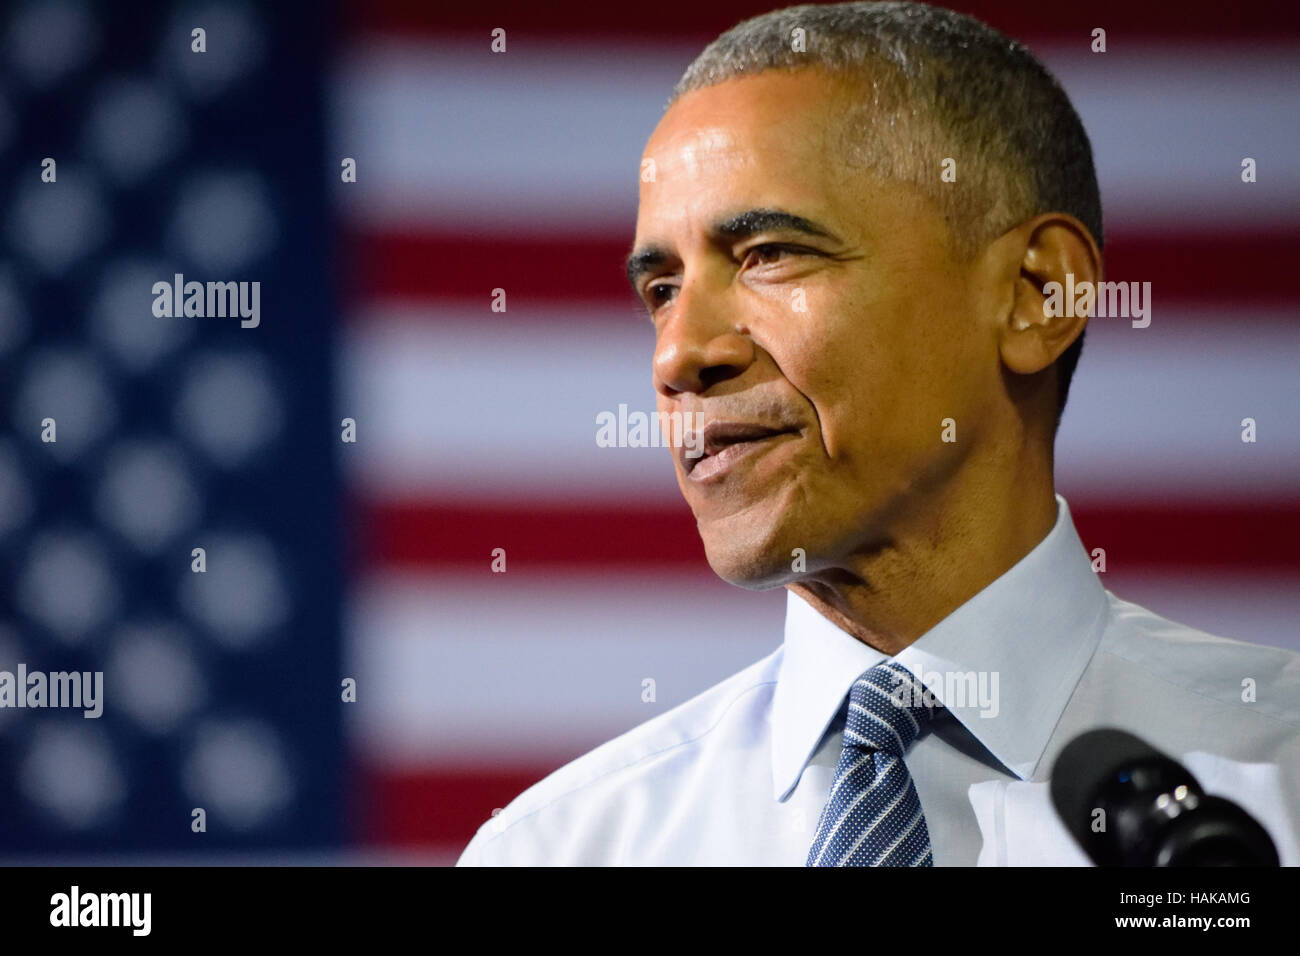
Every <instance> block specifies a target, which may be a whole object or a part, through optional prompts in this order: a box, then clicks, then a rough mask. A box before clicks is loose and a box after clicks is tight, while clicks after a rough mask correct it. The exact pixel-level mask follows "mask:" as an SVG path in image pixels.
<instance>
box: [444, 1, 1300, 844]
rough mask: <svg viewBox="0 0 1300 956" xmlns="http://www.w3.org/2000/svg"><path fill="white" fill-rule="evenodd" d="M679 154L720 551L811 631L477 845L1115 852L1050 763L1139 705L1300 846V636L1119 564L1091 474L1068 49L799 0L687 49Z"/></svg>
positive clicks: (678, 370)
mask: <svg viewBox="0 0 1300 956" xmlns="http://www.w3.org/2000/svg"><path fill="white" fill-rule="evenodd" d="M642 168H643V170H645V171H646V172H645V173H644V174H643V175H642V183H641V192H640V209H639V214H638V218H637V226H636V239H635V244H634V248H633V251H632V254H631V256H630V257H629V260H628V274H629V278H630V279H631V281H632V284H633V287H634V288H635V290H636V292H637V294H638V295H639V296H640V298H641V299H642V301H643V302H644V303H645V305H646V308H647V310H648V312H649V316H650V319H651V321H652V322H653V324H654V328H655V332H656V345H655V352H654V360H653V371H654V383H655V388H656V390H657V396H658V398H657V401H658V407H659V410H660V412H661V414H662V413H673V412H679V413H683V417H684V418H685V420H687V421H695V420H697V419H696V416H697V414H698V415H700V416H702V418H701V419H699V420H702V421H704V422H705V423H706V424H705V425H704V427H703V429H702V433H701V437H702V441H703V455H692V454H691V452H690V447H689V444H690V443H687V447H684V448H682V449H679V450H678V454H677V459H676V468H677V478H678V483H679V486H680V488H681V491H682V494H683V495H684V496H685V498H686V500H687V502H688V503H689V505H690V507H691V509H692V511H693V512H694V514H695V517H696V519H697V523H698V526H699V531H700V535H701V537H702V538H703V541H704V545H705V549H706V552H707V554H708V559H709V562H710V564H711V566H712V567H713V569H714V570H715V571H716V572H717V574H718V575H719V576H721V577H722V578H724V579H725V580H727V581H729V582H731V583H733V584H736V585H739V586H741V587H746V588H770V587H776V586H784V587H786V589H787V591H788V594H789V597H788V602H789V603H788V612H787V620H786V629H785V642H784V643H783V645H782V646H781V648H779V649H778V650H777V651H776V652H775V653H774V654H772V655H771V656H769V657H767V658H765V659H764V660H762V661H759V662H758V663H757V664H755V665H753V666H752V667H750V668H748V669H746V670H744V671H742V672H741V673H739V674H737V675H735V676H734V677H732V678H730V679H728V680H726V681H724V682H722V683H721V684H719V685H717V686H716V687H713V688H711V689H709V690H707V691H705V692H704V693H702V694H700V695H699V696H698V697H696V698H694V699H692V700H690V701H688V702H686V703H685V704H683V705H681V706H679V707H677V708H675V709H673V710H672V711H670V712H668V713H666V714H663V715H661V716H660V717H658V718H656V719H654V720H651V721H649V722H647V723H645V724H643V725H641V726H639V727H637V728H635V729H634V730H632V731H630V732H628V733H626V734H624V735H623V736H621V737H619V738H617V739H616V740H613V741H611V742H609V743H607V744H605V745H604V746H602V747H600V748H598V749H596V750H594V751H592V752H591V753H589V754H587V755H585V756H584V757H582V758H580V759H578V760H576V761H574V762H573V763H571V764H569V765H568V766H566V767H564V768H562V769H560V770H559V771H557V772H556V773H554V774H552V775H551V776H549V777H547V778H546V779H545V780H543V781H541V782H540V783H538V784H537V785H535V786H534V787H532V788H531V789H529V790H528V791H526V792H525V793H524V794H522V795H521V796H520V797H518V798H517V799H516V800H514V801H513V802H512V803H511V804H510V806H508V807H506V808H505V810H504V811H503V812H502V813H501V814H500V815H499V816H497V817H495V818H494V819H492V820H490V821H489V822H488V823H486V824H485V825H484V826H483V828H481V829H480V831H479V833H478V835H477V836H475V838H474V840H473V841H472V842H471V843H470V845H469V846H468V847H467V849H466V850H465V853H464V855H463V856H462V858H461V861H460V862H461V863H462V864H722V865H727V864H776V865H803V864H808V865H887V866H909V865H918V866H926V865H931V864H939V865H973V864H976V863H994V864H996V863H1012V864H1014V863H1083V862H1086V858H1085V857H1083V855H1082V853H1081V851H1080V850H1079V849H1078V848H1077V847H1076V846H1075V845H1074V844H1072V843H1071V841H1070V840H1069V838H1068V836H1067V835H1066V833H1065V830H1064V828H1063V827H1062V825H1061V823H1060V822H1059V821H1058V820H1057V819H1056V818H1055V815H1054V814H1053V812H1052V810H1051V807H1050V804H1049V802H1048V800H1047V788H1048V784H1047V781H1048V778H1049V775H1050V773H1051V769H1052V766H1053V762H1054V759H1055V757H1056V756H1057V754H1058V753H1059V752H1060V751H1061V749H1062V748H1063V747H1064V746H1065V744H1067V743H1068V742H1069V741H1070V740H1071V739H1073V738H1074V737H1075V736H1076V735H1077V734H1079V733H1081V732H1083V731H1085V730H1088V729H1092V728H1095V727H1099V726H1113V727H1118V728H1121V729H1124V730H1128V731H1130V732H1132V733H1134V734H1137V735H1138V736H1140V737H1142V738H1143V739H1145V740H1147V741H1148V742H1149V743H1150V744H1152V745H1153V746H1155V747H1157V748H1159V749H1161V750H1163V751H1165V752H1167V753H1170V754H1171V755H1173V756H1175V757H1177V758H1180V759H1185V760H1186V761H1187V762H1188V763H1189V765H1191V766H1192V768H1193V772H1195V773H1197V774H1198V776H1199V777H1201V782H1202V784H1203V785H1204V786H1205V787H1206V789H1207V790H1210V791H1211V792H1216V791H1218V792H1224V793H1226V794H1227V795H1228V796H1230V797H1231V798H1232V799H1234V800H1236V801H1237V802H1239V803H1242V804H1243V805H1245V806H1246V807H1247V809H1248V810H1251V811H1252V812H1254V813H1256V815H1257V816H1258V817H1259V818H1260V819H1261V821H1262V822H1263V823H1264V824H1265V826H1266V828H1267V829H1268V830H1269V832H1270V834H1271V835H1272V837H1273V839H1274V841H1275V842H1276V843H1277V845H1278V850H1279V853H1280V854H1281V856H1282V860H1283V862H1284V863H1289V864H1295V863H1300V856H1298V855H1297V847H1296V838H1295V833H1296V820H1295V819H1294V818H1293V817H1291V816H1290V814H1291V813H1293V812H1294V808H1295V807H1297V806H1300V704H1298V703H1297V702H1298V701H1300V655H1295V654H1292V653H1288V652H1285V651H1281V650H1275V649H1271V648H1265V647H1259V646H1252V645H1247V644H1242V643H1239V642H1235V641H1229V640H1224V639H1221V638H1217V637H1212V636H1210V635H1206V634H1202V633H1200V632H1197V631H1193V630H1191V629H1189V628H1186V627H1183V626H1181V625H1178V624H1175V623H1173V622H1170V621H1167V620H1164V619H1162V618H1160V617H1157V616H1156V615H1155V614H1152V613H1151V612H1149V611H1147V610H1145V609H1143V608H1140V607H1137V606H1136V605H1133V604H1131V603H1127V602H1125V601H1122V600H1120V599H1118V598H1116V597H1115V596H1113V595H1111V594H1110V593H1109V592H1107V591H1106V590H1105V589H1104V587H1103V586H1102V584H1101V583H1100V582H1099V580H1098V578H1097V576H1096V575H1095V574H1094V573H1093V571H1092V568H1091V564H1090V560H1089V556H1088V554H1087V552H1085V550H1084V549H1083V547H1082V545H1081V543H1080V541H1079V538H1078V536H1077V534H1076V533H1075V529H1074V526H1073V524H1072V521H1071V518H1070V512H1069V508H1068V506H1067V504H1066V502H1065V500H1064V499H1063V498H1061V497H1059V496H1057V495H1056V494H1055V492H1054V485H1053V467H1052V465H1053V442H1054V438H1055V433H1056V428H1057V425H1058V423H1059V420H1060V415H1061V410H1062V408H1063V406H1064V404H1065V400H1066V396H1067V393H1068V390H1069V383H1070V378H1071V376H1072V374H1073V371H1074V368H1075V364H1076V362H1077V361H1078V358H1079V354H1080V350H1081V348H1082V344H1083V336H1084V326H1085V323H1086V317H1083V316H1077V315H1069V314H1060V313H1061V312H1063V311H1064V312H1069V311H1071V310H1059V309H1053V308H1049V307H1048V301H1047V300H1048V296H1049V294H1050V288H1051V286H1050V284H1051V283H1061V284H1063V285H1064V284H1065V283H1066V282H1067V276H1071V277H1072V281H1073V283H1074V285H1075V287H1076V288H1077V287H1079V286H1080V285H1081V284H1082V283H1093V282H1097V281H1100V280H1101V278H1102V256H1101V244H1102V225H1101V207H1100V199H1099V195H1098V188H1097V182H1096V176H1095V173H1094V170H1093V164H1092V157H1091V149H1090V146H1089V143H1088V139H1087V136H1086V134H1085V132H1084V130H1083V127H1082V125H1081V123H1080V121H1079V118H1078V116H1077V115H1076V113H1075V112H1074V110H1073V108H1072V107H1071V105H1070V103H1069V101H1068V99H1067V97H1066V96H1065V94H1064V93H1063V92H1062V91H1061V89H1060V87H1059V86H1058V85H1057V83H1056V82H1055V80H1053V79H1052V78H1051V76H1050V75H1049V74H1047V72H1046V71H1045V70H1044V69H1043V68H1042V66H1041V65H1039V64H1038V63H1037V62H1036V61H1035V60H1034V59H1033V57H1032V56H1031V55H1030V54H1029V53H1028V52H1027V51H1026V50H1025V49H1024V48H1023V47H1021V46H1020V45H1018V44H1014V43H1012V42H1011V41H1009V40H1007V39H1005V38H1003V37H1001V36H1000V35H998V34H997V33H995V32H994V31H992V30H990V29H989V28H987V27H985V26H984V25H982V24H980V23H978V22H977V21H975V20H972V19H970V18H967V17H964V16H960V15H958V14H955V13H951V12H949V11H946V10H942V9H938V8H933V7H928V6H921V5H916V4H908V3H879V4H876V3H850V4H839V5H832V6H804V7H793V8H790V9H786V10H781V11H776V12H774V13H770V14H767V15H764V16H761V17H757V18H755V19H753V20H750V21H747V22H745V23H742V24H740V25H738V26H737V27H735V28H733V29H732V30H730V31H728V32H727V33H725V34H723V35H722V36H721V37H720V38H718V39H717V40H716V41H714V43H713V44H711V45H710V46H709V47H708V48H707V49H706V50H705V51H704V52H703V53H702V54H701V55H700V57H699V58H698V59H697V60H696V61H695V62H694V63H693V64H692V65H691V66H690V67H689V68H688V69H687V71H686V73H685V75H684V76H683V77H682V79H681V81H680V82H679V83H678V86H677V88H676V90H675V92H674V96H673V99H672V101H671V103H670V105H669V108H668V109H667V111H666V112H665V114H664V116H663V118H662V120H661V121H660V123H659V125H658V127H657V128H656V129H655V130H654V133H653V134H652V136H651V137H650V140H649V143H648V144H647V146H646V150H645V156H644V163H643V167H642ZM684 625H685V626H689V622H684ZM1245 681H1249V682H1251V684H1250V686H1251V687H1252V688H1253V691H1254V693H1253V694H1244V693H1243V682H1245ZM1288 807H1289V808H1291V809H1288Z"/></svg>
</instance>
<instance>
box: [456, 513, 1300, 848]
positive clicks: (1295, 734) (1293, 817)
mask: <svg viewBox="0 0 1300 956" xmlns="http://www.w3.org/2000/svg"><path fill="white" fill-rule="evenodd" d="M1056 500H1057V506H1058V507H1057V519H1056V524H1055V526H1054V527H1053V528H1052V530H1051V532H1050V533H1049V534H1048V535H1047V537H1045V538H1044V539H1043V540H1042V541H1041V542H1040V543H1039V544H1038V545H1037V546H1036V547H1035V548H1034V549H1033V550H1032V551H1031V552H1030V553H1029V554H1027V555H1026V556H1025V557H1024V558H1023V559H1022V560H1021V561H1019V562H1018V563H1017V564H1016V565H1015V566H1014V567H1012V568H1011V569H1010V570H1008V571H1007V572H1006V573H1005V574H1003V575H1002V576H1001V577H999V578H998V579H997V580H995V581H994V582H992V583H991V584H989V585H988V586H987V587H986V588H985V589H984V590H983V591H981V592H980V593H979V594H977V595H975V597H973V598H971V599H970V600H969V601H967V602H966V603H965V604H963V605H962V606H961V607H959V608H957V610H955V611H954V612H953V613H952V614H950V615H949V616H948V617H947V618H945V619H944V620H943V621H941V622H940V623H939V624H938V625H936V626H935V627H934V628H933V629H931V630H930V631H928V632H927V633H926V634H924V635H923V636H922V637H921V638H919V639H918V640H917V641H915V642H914V643H912V644H911V645H910V646H908V647H907V648H905V649H904V650H902V651H900V652H899V653H898V654H897V655H896V656H895V659H896V660H897V661H898V662H899V663H901V664H902V665H903V666H905V667H906V668H907V669H908V670H910V671H911V672H912V673H913V674H915V675H916V676H917V677H918V678H919V679H920V680H921V681H922V682H924V683H926V684H927V685H928V686H930V687H931V688H932V690H933V691H934V692H935V696H936V697H938V698H939V700H940V701H941V702H942V703H943V705H944V707H945V708H946V711H947V713H946V714H943V715H941V717H940V719H939V720H938V721H937V726H936V730H935V731H934V732H933V733H931V734H928V735H927V736H925V737H923V738H921V739H920V740H919V741H917V743H916V744H914V745H913V746H912V748H911V749H910V750H908V752H907V754H906V757H905V763H906V765H907V768H908V770H909V771H910V772H911V774H912V779H913V781H914V782H915V784H916V790H917V794H918V796H919V797H920V800H921V807H922V809H923V811H924V813H925V819H926V823H927V825H928V827H929V831H930V839H931V843H932V845H933V848H934V862H935V865H936V866H952V865H956V866H972V865H977V864H978V865H1023V864H1030V865H1086V864H1087V863H1088V860H1087V858H1086V857H1085V856H1084V855H1083V853H1082V851H1081V850H1079V849H1078V847H1077V846H1076V845H1075V843H1074V842H1073V840H1072V839H1071V838H1070V836H1069V835H1068V834H1067V833H1066V831H1065V828H1064V826H1063V825H1062V824H1061V823H1060V821H1059V820H1058V819H1057V817H1056V814H1055V812H1054V811H1053V810H1052V807H1051V803H1050V799H1049V796H1048V783H1047V781H1048V777H1049V774H1050V772H1051V769H1052V764H1053V761H1054V759H1055V757H1056V755H1057V754H1058V753H1059V752H1060V750H1061V749H1062V748H1063V747H1064V746H1065V745H1066V744H1067V743H1069V741H1070V740H1072V739H1073V738H1074V737H1075V736H1076V735H1078V734H1080V733H1082V732H1083V731H1085V730H1089V729H1092V728H1095V727H1102V726H1107V727H1117V728H1119V729H1122V730H1127V731H1129V732H1131V733H1134V734H1136V735H1137V736H1139V737H1141V738H1142V739H1144V740H1145V741H1147V742H1148V743H1149V744H1151V745H1152V746H1154V747H1156V748H1157V749H1159V750H1161V751H1163V752H1165V753H1167V754H1169V755H1171V756H1173V757H1175V758H1176V759H1180V760H1182V762H1183V763H1185V764H1186V765H1187V766H1188V768H1189V769H1190V770H1191V771H1192V773H1193V774H1194V775H1195V776H1196V777H1197V779H1198V780H1199V781H1200V783H1201V785H1202V787H1204V788H1205V790H1206V791H1207V792H1209V793H1216V794H1220V795H1222V796H1226V797H1228V798H1229V799H1232V800H1235V801H1236V802H1237V803H1239V804H1241V805H1242V806H1243V807H1245V809H1246V810H1248V811H1249V812H1251V813H1252V814H1253V815H1254V816H1255V817H1256V819H1258V820H1259V821H1260V822H1261V823H1262V824H1263V825H1264V827H1265V829H1267V830H1268V831H1269V832H1270V835H1271V836H1272V837H1273V840H1274V843H1275V844H1276V845H1277V848H1278V853H1279V855H1280V856H1281V858H1282V862H1283V864H1284V865H1288V866H1294V865H1300V842H1298V840H1297V833H1300V654H1296V653H1293V652H1290V651H1284V650H1279V649H1276V648H1271V647H1263V646H1258V645H1253V644H1245V643H1242V642H1239V641H1233V640H1227V639H1225V638H1221V637H1214V636H1212V635H1209V634H1205V633H1203V632H1201V631H1196V630H1193V629H1192V628H1189V627H1185V626H1183V625H1181V624H1176V623H1174V622H1172V621H1168V620H1166V619H1164V618H1162V617H1159V616H1157V615H1156V614H1153V613H1152V612H1151V611H1148V610H1146V609H1145V608H1142V607H1139V606H1137V605H1135V604H1131V603H1129V602H1127V601H1123V600H1121V599H1119V598H1118V597H1116V596H1115V595H1113V594H1111V593H1110V592H1109V591H1107V590H1106V589H1105V587H1104V586H1103V584H1102V582H1101V580H1100V577H1099V575H1098V574H1096V573H1094V572H1093V570H1092V564H1091V560H1090V558H1089V555H1088V553H1087V552H1086V551H1085V550H1084V548H1083V545H1082V544H1081V542H1080V541H1079V537H1078V534H1077V532H1076V531H1075V528H1074V523H1073V521H1072V519H1071V517H1070V510H1069V507H1068V506H1067V505H1066V502H1065V499H1064V498H1062V497H1060V496H1059V495H1058V496H1057V499H1056ZM885 659H886V655H885V654H883V653H881V652H880V651H877V650H874V649H873V648H871V647H869V646H867V645H866V644H863V643H861V642H860V641H858V640H856V639H855V638H853V637H852V636H850V635H849V634H847V633H846V632H844V631H843V630H841V629H840V628H838V627H836V626H835V625H834V624H832V623H831V622H830V621H828V620H827V619H826V618H824V617H822V616H821V614H819V613H818V612H817V611H815V610H814V609H813V608H812V607H811V606H810V605H808V604H807V603H805V602H804V601H803V600H802V599H800V598H798V597H796V596H795V595H793V594H790V596H789V599H788V603H787V611H786V622H785V639H784V642H783V643H782V645H781V646H780V647H779V648H777V649H776V651H775V652H773V653H772V654H771V655H769V656H768V657H765V658H764V659H763V660H760V661H758V662H757V663H755V664H753V665H752V666H750V667H748V668H746V669H745V670H743V671H741V672H740V673H738V674H736V675H734V676H732V677H730V678H728V679H727V680H724V681H722V682H721V683H720V684H717V685H715V686H714V687H711V688H710V689H708V690H706V691H704V692H703V693H701V694H699V695H698V696H696V697H694V698H692V699H691V700H689V701H686V702H685V703H683V704H681V705H679V706H677V707H675V708H673V709H672V710H670V711H668V712H666V713H664V714H661V715H659V716H658V717H655V718H653V719H651V720H649V721H647V722H645V723H644V724H641V725H639V726H637V727H635V728H633V729H632V730H630V731H628V732H627V733H625V734H623V735H622V736H620V737H617V738H615V739H614V740H611V741H609V742H608V743H606V744H604V745H602V746H600V747H597V748H596V749H595V750H593V751H591V752H590V753H587V754H585V755H583V756H582V757H579V758H578V759H577V760H574V761H573V762H571V763H569V764H567V765H566V766H564V767H562V768H560V769H559V770H557V771H556V772H554V773H552V774H551V775H550V776H548V777H547V778H546V779H544V780H542V781H540V782H539V783H537V784H535V785H534V786H532V787H530V788H529V789H528V790H526V791H525V792H524V793H522V794H520V795H519V796H518V797H517V798H516V799H515V800H513V801H512V802H511V803H510V805H509V806H507V807H506V808H505V809H504V810H502V811H501V813H500V814H498V815H497V816H495V817H493V818H492V819H490V820H489V821H487V822H486V823H485V824H484V825H483V826H482V827H480V829H479V831H478V833H477V835H475V837H474V839H473V840H472V841H470V843H469V845H468V846H467V847H466V849H465V851H464V853H463V854H462V855H461V858H460V861H459V863H458V865H461V866H465V865H721V866H731V865H739V866H744V865H776V866H802V865H803V864H804V861H805V859H806V858H807V854H808V847H809V845H810V844H811V842H812V839H813V836H814V834H815V832H816V828H817V821H818V817H819V815H820V814H821V810H822V806H823V804H824V803H825V801H826V796H827V794H828V792H829V790H830V786H831V781H832V778H833V777H834V773H835V765H836V762H837V760H838V759H839V754H840V747H841V732H842V730H843V726H844V713H845V708H846V707H847V695H848V691H849V688H850V686H851V685H852V683H853V681H854V680H855V679H856V678H857V677H858V676H859V675H860V674H862V672H863V671H865V670H866V669H867V668H869V667H871V666H872V665H874V664H877V663H879V662H880V661H882V660H885ZM936 675H937V679H936ZM946 675H971V677H970V678H967V679H965V680H953V679H951V678H949V677H948V676H946ZM981 681H982V683H981ZM981 689H982V691H983V694H981V693H980V691H981ZM963 697H964V699H962V698H963Z"/></svg>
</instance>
